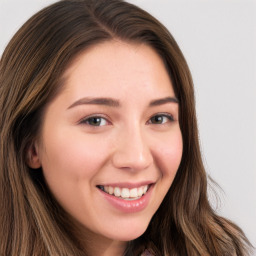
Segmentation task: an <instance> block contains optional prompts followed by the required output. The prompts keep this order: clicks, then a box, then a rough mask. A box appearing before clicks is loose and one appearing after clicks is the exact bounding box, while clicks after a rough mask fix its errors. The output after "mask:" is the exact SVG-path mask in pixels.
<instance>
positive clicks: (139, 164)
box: [35, 41, 182, 241]
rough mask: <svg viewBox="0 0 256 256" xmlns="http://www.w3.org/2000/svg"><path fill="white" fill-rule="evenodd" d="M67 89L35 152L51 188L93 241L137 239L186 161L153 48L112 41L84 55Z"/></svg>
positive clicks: (51, 109)
mask: <svg viewBox="0 0 256 256" xmlns="http://www.w3.org/2000/svg"><path fill="white" fill-rule="evenodd" d="M64 81H65V82H64V90H63V91H62V92H61V93H60V94H59V95H58V96H57V97H56V98H55V99H54V100H53V101H52V102H51V103H50V104H49V105H48V107H47V109H46V112H45V115H44V120H43V126H42V130H41V137H40V140H39V141H37V142H36V144H35V145H36V154H37V155H36V157H38V161H39V163H40V165H41V166H42V169H43V174H44V176H45V179H46V182H47V184H48V186H49V188H50V190H51V192H52V193H53V195H54V196H55V198H56V199H57V201H58V202H59V203H60V204H61V205H62V207H63V208H64V209H65V210H66V211H67V212H68V213H69V214H71V215H72V216H73V217H74V218H75V219H76V220H77V221H78V222H79V223H80V224H81V226H82V227H83V228H84V230H85V231H86V232H87V233H88V234H90V236H93V235H95V236H96V237H97V239H99V240H98V241H100V239H101V238H104V239H106V238H108V239H111V240H119V241H120V240H121V241H128V240H132V239H135V238H137V237H139V236H140V235H142V234H143V232H144V231H145V230H146V228H147V226H148V224H149V222H150V220H151V218H152V216H153V215H154V213H155V212H156V210H157V209H158V207H159V206H160V204H161V202H162V200H163V199H164V197H165V195H166V193H167V191H168V189H169V188H170V186H171V184H172V182H173V179H174V177H175V174H176V172H177V169H178V167H179V164H180V161H181V156H182V136H181V131H180V127H179V122H178V112H179V106H178V103H177V100H176V98H175V95H174V91H173V87H172V83H171V81H170V78H169V76H168V73H167V71H166V68H165V66H164V64H163V62H162V60H161V58H160V57H159V56H158V55H157V54H156V52H155V51H154V50H152V48H150V47H149V46H146V45H143V44H129V43H125V42H118V41H110V42H105V43H102V44H98V45H96V46H93V47H92V48H90V49H89V50H87V51H85V52H84V53H82V54H81V55H80V56H79V57H78V58H77V59H76V60H75V61H74V62H73V63H72V65H71V66H70V67H69V69H68V70H67V71H66V72H65V74H64Z"/></svg>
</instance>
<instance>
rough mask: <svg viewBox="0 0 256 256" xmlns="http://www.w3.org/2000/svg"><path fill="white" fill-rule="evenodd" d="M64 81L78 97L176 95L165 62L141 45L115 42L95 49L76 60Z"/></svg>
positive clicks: (99, 45)
mask: <svg viewBox="0 0 256 256" xmlns="http://www.w3.org/2000/svg"><path fill="white" fill-rule="evenodd" d="M64 81H65V83H64V84H65V87H67V88H66V89H68V90H69V91H73V92H74V93H77V94H79V93H80V94H81V93H83V92H84V93H85V94H90V93H98V94H105V95H104V96H113V93H116V92H117V91H119V93H120V91H122V92H123V94H124V95H127V92H131V91H134V92H138V91H143V92H149V93H150V92H151V93H156V91H158V92H159V93H160V92H161V93H165V94H172V95H173V94H174V93H173V88H172V83H171V79H170V76H169V74H168V72H167V70H166V67H165V64H164V62H163V60H162V59H161V57H160V56H159V55H158V54H157V53H156V51H155V50H154V49H153V48H151V47H150V46H148V45H146V44H142V43H127V42H123V41H114V40H113V41H107V42H104V43H100V44H97V45H94V46H92V47H90V48H89V49H86V50H85V51H84V52H82V53H81V54H79V55H78V56H77V57H76V58H75V59H74V60H73V62H72V63H71V65H70V66H69V67H68V69H67V70H66V72H65V73H64ZM75 91H76V92H75ZM88 96H90V95H88ZM93 96H94V95H93ZM159 96H161V95H159Z"/></svg>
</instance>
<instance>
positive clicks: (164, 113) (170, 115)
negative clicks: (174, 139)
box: [147, 112, 175, 124]
mask: <svg viewBox="0 0 256 256" xmlns="http://www.w3.org/2000/svg"><path fill="white" fill-rule="evenodd" d="M155 116H163V117H166V118H168V119H169V121H170V122H174V121H175V118H174V116H173V115H172V114H170V113H166V112H160V113H156V114H154V115H152V116H151V117H150V118H149V120H148V121H147V123H149V122H150V120H151V118H153V117H155ZM162 124H165V123H162Z"/></svg>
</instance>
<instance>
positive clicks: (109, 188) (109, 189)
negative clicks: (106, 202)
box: [104, 187, 114, 195]
mask: <svg viewBox="0 0 256 256" xmlns="http://www.w3.org/2000/svg"><path fill="white" fill-rule="evenodd" d="M104 190H105V187H104ZM105 192H107V193H109V194H110V195H113V194H114V188H113V187H108V191H106V190H105Z"/></svg>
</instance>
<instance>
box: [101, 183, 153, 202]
mask: <svg viewBox="0 0 256 256" xmlns="http://www.w3.org/2000/svg"><path fill="white" fill-rule="evenodd" d="M148 188H149V186H148V185H146V186H141V187H138V188H132V189H128V188H119V187H111V186H104V187H103V190H104V191H105V192H106V193H108V194H110V195H114V196H116V197H121V198H124V199H126V200H135V199H139V198H140V197H141V196H142V195H144V194H146V193H147V191H148Z"/></svg>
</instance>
